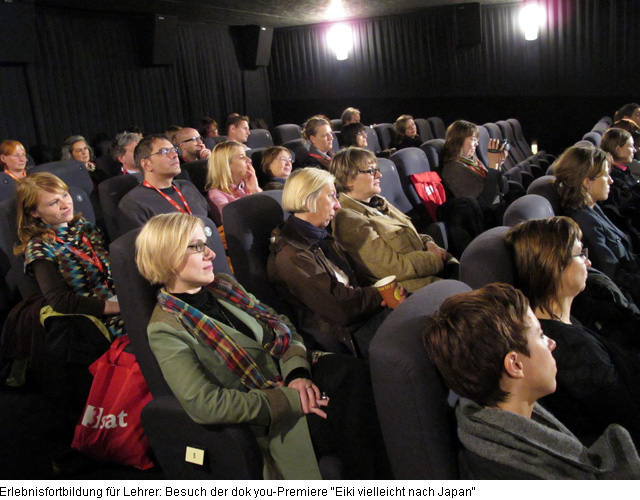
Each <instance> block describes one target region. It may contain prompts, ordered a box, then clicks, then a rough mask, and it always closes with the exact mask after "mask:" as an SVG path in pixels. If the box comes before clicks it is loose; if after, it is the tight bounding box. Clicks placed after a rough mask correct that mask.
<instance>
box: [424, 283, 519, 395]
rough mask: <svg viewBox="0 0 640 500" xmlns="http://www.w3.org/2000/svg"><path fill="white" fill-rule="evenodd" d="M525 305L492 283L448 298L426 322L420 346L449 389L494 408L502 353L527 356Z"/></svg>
mask: <svg viewBox="0 0 640 500" xmlns="http://www.w3.org/2000/svg"><path fill="white" fill-rule="evenodd" d="M528 308H529V302H528V300H527V298H526V297H525V296H524V294H523V293H522V292H521V291H519V290H516V289H515V288H514V287H512V286H511V285H507V284H505V283H492V284H490V285H485V286H484V287H482V288H480V289H478V290H473V291H471V292H466V293H461V294H458V295H454V296H453V297H449V298H448V299H446V300H445V301H444V303H443V304H442V306H440V309H439V310H438V311H437V312H436V313H435V314H434V315H433V316H431V317H430V318H428V320H427V323H426V332H425V334H424V343H425V346H426V348H427V352H428V353H429V356H430V357H431V360H432V361H433V363H434V364H435V365H436V367H437V368H438V370H439V371H440V373H441V374H442V376H443V378H444V380H445V383H446V384H447V386H448V387H449V388H450V389H452V390H453V391H454V392H456V393H457V394H459V395H460V396H463V397H465V398H468V399H471V400H473V401H475V402H476V403H478V404H479V405H482V406H491V407H493V406H496V405H497V404H498V403H501V402H504V401H505V400H506V398H507V397H508V395H509V393H507V392H505V391H504V390H502V388H501V387H500V381H501V380H502V375H503V373H504V359H505V357H506V355H507V354H508V353H509V352H511V351H515V352H518V353H521V354H524V355H525V356H529V354H530V353H529V344H528V338H527V328H528V326H529V325H528V324H527V320H526V318H527V311H528Z"/></svg>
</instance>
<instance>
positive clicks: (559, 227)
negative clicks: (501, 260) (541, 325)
mask: <svg viewBox="0 0 640 500" xmlns="http://www.w3.org/2000/svg"><path fill="white" fill-rule="evenodd" d="M581 238H582V231H580V227H579V226H578V224H576V223H575V222H574V221H573V220H572V219H570V218H568V217H549V218H548V219H536V220H529V221H524V222H521V223H520V224H516V225H515V226H513V227H512V228H510V229H509V230H508V231H507V232H506V234H505V236H504V241H505V243H506V244H507V245H508V246H509V247H510V248H511V250H512V252H513V257H514V262H515V264H516V284H517V285H518V288H519V289H520V290H522V291H523V292H524V294H525V295H526V296H527V298H528V299H529V302H530V304H531V307H532V309H534V310H535V309H541V310H543V311H545V312H546V313H547V314H549V315H550V316H552V317H553V311H552V305H553V302H554V301H555V300H557V299H559V298H560V297H558V295H559V293H560V286H561V280H562V271H564V269H565V268H566V267H567V266H568V265H569V263H570V262H571V250H572V247H573V244H574V243H575V242H576V241H580V239H581Z"/></svg>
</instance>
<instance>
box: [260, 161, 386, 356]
mask: <svg viewBox="0 0 640 500" xmlns="http://www.w3.org/2000/svg"><path fill="white" fill-rule="evenodd" d="M282 208H283V210H284V211H285V212H289V213H290V214H291V215H290V216H289V218H288V219H287V220H286V222H285V223H284V224H283V225H282V226H281V227H279V228H276V229H274V230H273V232H272V233H271V247H270V250H271V255H269V261H268V263H267V273H268V274H269V279H270V280H271V281H272V282H273V283H274V284H275V286H276V288H277V289H278V292H279V293H280V296H281V297H282V298H283V299H284V300H285V301H286V302H287V303H288V304H289V305H290V306H291V311H292V313H293V314H295V315H296V324H297V325H298V326H299V329H300V332H301V333H302V335H303V336H304V338H305V343H306V344H307V346H308V347H310V348H314V349H321V350H326V351H330V352H342V353H351V354H353V355H356V356H360V357H363V358H365V359H366V358H367V357H368V353H369V342H371V339H372V338H373V335H374V334H375V332H376V330H377V329H378V327H379V326H380V324H381V323H382V321H383V320H384V318H385V317H386V314H387V311H388V309H386V310H385V308H384V305H385V304H384V302H382V299H381V297H380V294H379V293H378V290H376V288H374V287H371V286H367V287H361V286H359V284H358V281H357V278H356V276H355V274H354V272H353V270H352V267H351V261H350V259H349V257H348V255H346V254H345V252H344V250H343V248H342V247H341V246H340V245H339V244H338V242H336V240H335V239H334V238H333V237H332V236H331V235H330V234H329V233H328V232H327V229H326V228H327V226H329V224H330V223H331V221H332V220H333V218H334V217H335V215H336V213H337V212H338V211H339V210H340V203H339V202H338V194H337V192H336V188H335V186H334V177H333V175H331V174H330V173H329V172H327V171H326V170H322V169H319V168H313V167H308V168H302V169H299V170H296V171H294V172H293V173H292V174H291V175H290V176H289V178H288V179H287V182H286V183H285V185H284V191H283V193H282Z"/></svg>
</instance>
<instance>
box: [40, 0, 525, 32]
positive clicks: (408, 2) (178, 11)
mask: <svg viewBox="0 0 640 500" xmlns="http://www.w3.org/2000/svg"><path fill="white" fill-rule="evenodd" d="M513 1H514V0H482V1H481V2H480V3H481V4H495V3H513ZM516 1H517V0H516ZM458 3H465V2H464V0H89V1H87V0H35V4H36V5H46V6H50V7H62V8H73V9H81V10H87V9H89V10H98V11H106V12H125V13H130V14H147V13H153V14H164V15H173V16H177V17H178V19H181V20H185V21H203V22H215V23H221V24H228V25H238V24H239V25H242V24H260V25H263V26H273V27H275V28H281V27H284V26H300V25H304V24H314V23H320V22H325V21H335V20H340V19H354V18H369V17H378V16H389V15H394V14H405V13H408V12H415V11H419V10H422V9H426V8H429V7H436V6H441V5H452V4H458Z"/></svg>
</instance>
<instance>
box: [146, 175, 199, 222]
mask: <svg viewBox="0 0 640 500" xmlns="http://www.w3.org/2000/svg"><path fill="white" fill-rule="evenodd" d="M142 185H143V186H144V187H148V188H151V189H155V190H156V191H157V192H158V193H159V194H161V195H162V196H163V197H164V199H165V200H167V201H168V202H169V203H171V205H173V208H175V209H176V210H177V211H178V212H180V213H183V214H189V215H193V214H192V213H191V209H190V208H189V204H188V203H187V200H185V199H184V196H182V193H181V192H180V190H179V189H178V186H176V185H175V184H173V183H171V186H172V187H173V189H175V190H176V193H178V197H179V198H180V201H182V204H183V205H184V208H182V207H181V206H180V205H178V203H177V202H175V201H174V200H172V199H171V198H170V197H169V196H167V195H166V194H164V193H163V192H162V191H160V190H159V189H158V188H157V187H155V186H152V185H151V184H149V183H148V182H147V181H144V182H143V183H142Z"/></svg>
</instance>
